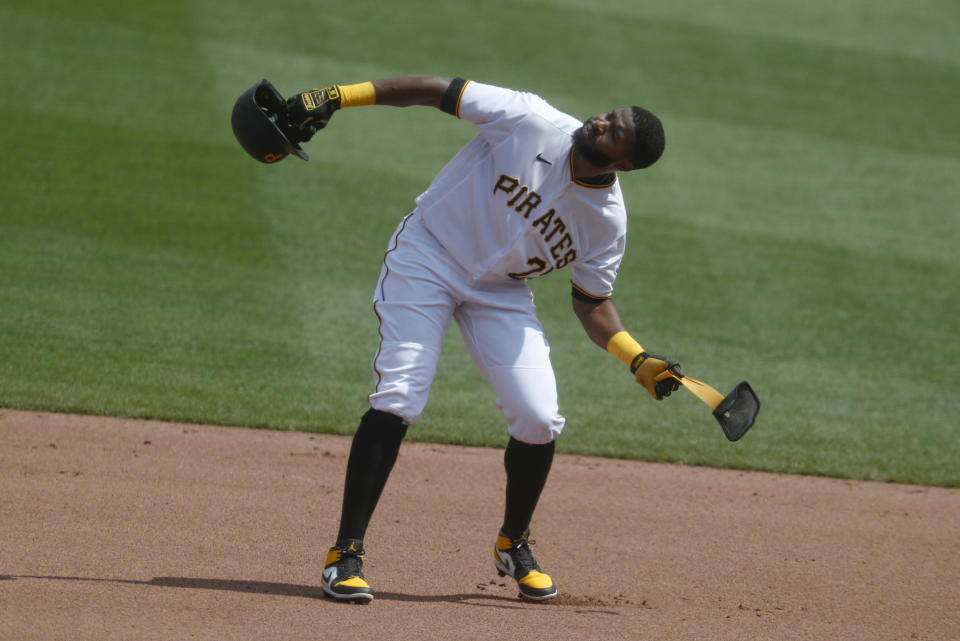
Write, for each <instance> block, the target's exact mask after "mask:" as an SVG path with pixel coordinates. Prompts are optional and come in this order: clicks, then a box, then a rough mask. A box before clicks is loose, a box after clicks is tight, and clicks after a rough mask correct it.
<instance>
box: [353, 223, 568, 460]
mask: <svg viewBox="0 0 960 641" xmlns="http://www.w3.org/2000/svg"><path fill="white" fill-rule="evenodd" d="M373 303H374V310H375V311H376V314H377V317H378V318H379V321H380V346H379V348H378V350H377V353H376V356H375V357H374V360H373V378H374V384H375V386H376V390H375V391H374V393H373V394H371V395H370V406H371V407H372V408H373V409H376V410H381V411H385V412H391V413H393V414H396V415H398V416H400V417H401V418H403V420H404V421H405V422H406V423H407V424H408V425H412V424H413V423H415V422H416V421H417V419H419V418H420V415H421V413H422V412H423V408H424V407H425V406H426V404H427V398H428V396H429V394H430V386H431V384H432V383H433V378H434V375H435V374H436V369H437V361H438V359H439V357H440V349H441V346H442V344H443V339H444V336H445V335H446V333H447V328H448V327H449V326H450V319H451V318H453V319H456V321H457V325H458V326H459V327H460V333H461V334H462V336H463V340H464V342H465V343H466V346H467V350H468V352H469V353H470V356H471V357H472V358H473V362H474V363H476V365H477V367H478V368H480V371H481V372H482V373H483V375H484V376H485V377H486V379H487V381H489V383H490V385H491V386H492V387H493V389H494V392H495V393H496V395H497V406H498V407H499V408H500V410H501V411H502V412H503V415H504V417H505V418H506V421H507V429H508V431H509V433H510V435H511V436H513V437H514V438H516V439H517V440H520V441H523V442H525V443H548V442H550V441H552V440H553V439H555V438H556V437H557V436H558V435H559V434H560V431H561V430H562V429H563V425H564V418H563V417H562V416H560V413H559V407H558V405H557V384H556V379H555V377H554V374H553V367H552V366H551V365H550V347H549V345H548V344H547V340H546V337H545V336H544V334H543V328H542V327H541V325H540V321H539V320H538V319H537V316H536V311H535V308H534V304H533V294H532V293H531V291H530V288H529V287H528V286H527V284H526V283H524V282H523V281H511V280H504V281H496V282H476V281H472V280H471V279H470V278H469V275H468V273H467V272H466V270H464V269H463V267H461V266H460V264H459V263H457V261H456V260H454V258H453V257H452V256H451V255H450V253H449V252H448V251H447V250H446V249H445V248H444V247H443V246H442V245H441V244H440V242H439V241H438V240H437V239H436V238H434V236H433V235H432V234H431V233H430V232H429V230H427V228H426V226H425V224H424V222H423V220H422V219H421V217H420V215H419V213H417V212H414V213H412V214H410V215H409V216H407V217H406V218H405V219H404V220H403V222H401V223H400V225H399V226H398V227H397V231H396V232H394V234H393V237H392V238H391V239H390V244H389V246H388V250H387V253H386V255H385V257H384V264H383V268H382V269H381V272H380V280H379V281H378V283H377V289H376V292H375V293H374V297H373Z"/></svg>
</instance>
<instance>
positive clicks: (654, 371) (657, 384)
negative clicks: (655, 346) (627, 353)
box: [630, 352, 683, 401]
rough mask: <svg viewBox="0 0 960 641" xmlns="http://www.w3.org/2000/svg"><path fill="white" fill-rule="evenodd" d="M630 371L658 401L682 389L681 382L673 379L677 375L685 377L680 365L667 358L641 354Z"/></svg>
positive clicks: (634, 360)
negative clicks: (679, 388)
mask: <svg viewBox="0 0 960 641" xmlns="http://www.w3.org/2000/svg"><path fill="white" fill-rule="evenodd" d="M630 371H631V372H633V375H634V376H636V378H637V382H638V383H640V384H641V385H643V386H644V387H646V388H647V391H648V392H650V396H652V397H653V398H655V399H656V400H658V401H659V400H663V398H665V397H667V396H670V394H671V393H672V392H675V391H676V390H677V388H678V387H680V381H678V380H677V379H675V378H674V377H673V374H676V375H677V376H679V377H681V378H682V377H683V372H681V371H680V363H675V362H673V361H672V360H670V359H669V358H666V357H665V356H654V355H653V354H648V353H646V352H641V353H640V354H639V355H637V357H636V358H635V359H633V363H632V364H631V365H630Z"/></svg>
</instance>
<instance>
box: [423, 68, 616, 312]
mask: <svg viewBox="0 0 960 641" xmlns="http://www.w3.org/2000/svg"><path fill="white" fill-rule="evenodd" d="M457 116H458V117H459V118H462V119H465V120H469V121H470V122H473V123H474V124H475V125H477V127H478V128H479V130H480V132H479V133H478V134H477V136H476V137H475V138H474V139H473V140H471V141H470V142H469V143H468V144H467V145H466V146H465V147H464V148H463V149H462V150H461V151H460V152H459V153H458V154H457V155H456V156H454V157H453V158H452V159H451V160H450V162H449V163H447V165H446V166H445V167H444V168H443V169H442V170H441V171H440V173H439V174H438V175H437V177H436V178H435V179H434V181H433V183H432V184H431V185H430V187H429V188H428V189H427V191H425V192H424V193H423V194H421V195H420V196H419V197H418V198H417V206H418V209H419V210H420V212H421V214H422V216H423V219H424V221H425V222H426V225H427V228H428V229H429V230H430V231H431V232H432V233H433V235H434V236H436V237H437V239H438V240H439V241H440V242H441V243H442V244H443V246H444V247H446V249H447V251H449V252H450V254H451V255H452V256H454V258H456V260H457V261H458V262H459V263H460V264H461V265H462V266H463V267H464V269H466V270H468V272H469V273H470V274H471V276H472V277H473V278H474V279H476V280H488V279H503V278H513V279H518V278H519V279H523V278H534V277H537V276H542V275H543V274H546V273H548V272H550V271H552V270H554V269H562V268H564V267H569V268H570V269H571V280H572V282H573V284H574V286H576V287H577V288H578V289H580V290H581V291H582V292H584V293H585V294H587V295H589V296H591V297H593V298H607V297H609V296H610V294H611V293H612V291H613V281H614V279H615V278H616V276H617V270H618V268H619V266H620V261H621V259H622V257H623V250H624V243H625V236H626V223H627V215H626V208H625V206H624V203H623V195H622V193H621V191H620V185H619V182H618V181H617V179H616V176H615V175H611V176H610V178H609V182H608V183H607V184H604V185H594V184H587V183H585V182H579V181H576V180H574V179H573V175H572V157H571V153H570V152H571V148H572V134H573V132H574V131H575V130H576V129H577V128H579V127H580V126H581V124H582V123H581V122H580V121H578V120H577V119H575V118H573V117H571V116H568V115H567V114H564V113H562V112H560V111H558V110H557V109H555V108H553V107H552V106H550V105H549V104H547V102H546V101H544V100H543V99H542V98H540V97H538V96H536V95H533V94H530V93H523V92H518V91H511V90H508V89H501V88H499V87H492V86H490V85H485V84H481V83H478V82H468V83H467V84H466V86H465V87H464V89H463V91H462V92H461V95H460V101H459V104H458V106H457Z"/></svg>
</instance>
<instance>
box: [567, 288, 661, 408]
mask: <svg viewBox="0 0 960 641" xmlns="http://www.w3.org/2000/svg"><path fill="white" fill-rule="evenodd" d="M573 312H574V313H575V314H576V315H577V318H579V319H580V323H581V324H582V325H583V329H584V330H585V331H586V332H587V336H589V337H590V340H592V341H593V342H594V343H596V344H597V345H599V346H600V347H602V348H603V349H605V350H607V351H608V352H610V353H611V354H613V355H614V356H616V357H617V358H619V359H620V360H621V361H623V362H624V363H625V364H626V365H627V366H628V367H629V368H630V371H631V372H632V373H633V375H634V376H635V377H636V379H637V382H638V383H640V384H641V385H643V386H644V387H645V388H646V389H647V391H648V392H650V396H652V397H653V398H655V399H657V400H658V401H659V400H661V399H663V398H664V397H667V396H670V393H671V392H673V391H675V390H676V389H677V387H679V385H680V383H679V382H677V379H675V378H673V376H671V374H670V372H671V370H672V371H674V372H676V373H677V374H680V365H679V364H678V363H674V362H673V361H672V360H670V359H669V358H666V357H664V356H655V355H653V354H648V353H647V352H646V350H644V349H643V347H642V346H641V345H640V343H638V342H637V341H636V340H635V339H634V338H633V337H632V336H630V334H629V333H628V332H627V331H626V329H624V327H623V323H622V322H621V321H620V315H619V314H618V313H617V308H616V307H614V305H613V302H612V301H610V300H609V299H608V300H604V301H602V302H600V303H594V302H586V301H583V300H580V299H577V298H574V299H573Z"/></svg>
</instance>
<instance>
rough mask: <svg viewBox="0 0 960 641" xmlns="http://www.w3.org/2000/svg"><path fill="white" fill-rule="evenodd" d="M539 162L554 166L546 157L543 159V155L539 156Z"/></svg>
mask: <svg viewBox="0 0 960 641" xmlns="http://www.w3.org/2000/svg"><path fill="white" fill-rule="evenodd" d="M537 160H539V161H540V162H545V163H547V164H548V165H552V164H553V163H552V162H550V161H549V160H547V159H546V158H544V157H543V154H537Z"/></svg>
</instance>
